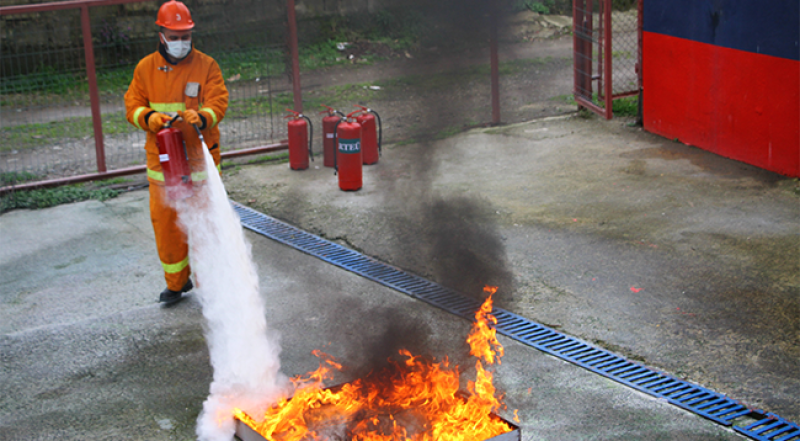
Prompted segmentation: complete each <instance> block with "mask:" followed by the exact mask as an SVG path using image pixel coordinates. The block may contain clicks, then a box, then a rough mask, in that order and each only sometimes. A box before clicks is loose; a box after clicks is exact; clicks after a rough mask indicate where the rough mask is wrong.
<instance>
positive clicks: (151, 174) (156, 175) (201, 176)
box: [147, 164, 222, 182]
mask: <svg viewBox="0 0 800 441" xmlns="http://www.w3.org/2000/svg"><path fill="white" fill-rule="evenodd" d="M217 171H219V172H221V171H222V167H221V166H220V165H219V164H217ZM147 177H148V178H151V179H153V180H154V181H159V182H164V173H163V172H160V171H155V170H150V169H149V168H148V169H147ZM206 179H208V173H206V172H205V171H199V172H192V181H194V182H200V181H205V180H206Z"/></svg>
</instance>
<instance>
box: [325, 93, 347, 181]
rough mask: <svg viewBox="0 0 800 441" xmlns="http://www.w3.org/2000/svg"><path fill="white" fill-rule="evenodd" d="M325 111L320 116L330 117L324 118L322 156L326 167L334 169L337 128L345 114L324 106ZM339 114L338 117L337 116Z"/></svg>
mask: <svg viewBox="0 0 800 441" xmlns="http://www.w3.org/2000/svg"><path fill="white" fill-rule="evenodd" d="M322 107H325V108H327V109H328V110H323V111H322V112H320V115H322V114H325V113H327V114H328V116H326V117H323V118H322V156H323V158H324V159H323V163H324V165H325V167H333V164H334V158H333V155H334V154H335V153H334V149H335V148H336V126H337V125H338V124H339V121H341V120H342V117H344V113H342V112H340V111H338V110H335V109H333V108H331V107H328V106H326V105H325V104H322ZM337 114H338V116H337Z"/></svg>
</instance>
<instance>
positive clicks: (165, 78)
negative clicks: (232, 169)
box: [125, 0, 228, 304]
mask: <svg viewBox="0 0 800 441" xmlns="http://www.w3.org/2000/svg"><path fill="white" fill-rule="evenodd" d="M156 25H158V26H159V27H160V32H159V46H158V51H157V52H154V53H152V54H150V55H148V56H146V57H145V58H143V59H142V60H141V61H140V62H139V64H138V65H137V66H136V70H135V71H134V74H133V81H132V82H131V84H130V86H129V87H128V92H127V93H126V94H125V108H126V113H127V118H128V121H129V122H130V123H131V124H133V125H135V126H136V127H138V128H140V129H142V130H144V131H145V132H147V142H146V143H145V147H144V148H145V150H146V151H147V178H148V181H149V182H150V218H151V220H152V222H153V230H154V232H155V237H156V246H157V247H158V255H159V257H160V259H161V265H162V266H163V268H164V276H165V278H166V280H167V288H166V289H165V290H164V291H163V292H162V293H161V296H160V298H159V301H161V302H164V303H167V304H171V303H173V302H176V301H178V300H180V299H181V296H182V294H183V293H185V292H188V291H190V290H191V289H192V288H193V285H192V281H191V279H189V275H190V274H191V269H190V268H189V247H188V245H187V240H186V234H185V233H184V232H183V231H182V230H181V228H180V227H179V226H178V222H177V213H176V211H175V209H174V208H173V207H171V206H170V204H169V201H167V195H166V191H165V188H164V174H163V172H162V170H161V163H160V161H159V154H158V146H157V145H156V133H158V131H159V130H161V129H162V128H163V127H164V124H165V123H166V122H168V121H169V120H170V119H171V118H172V116H173V115H175V114H177V115H179V116H180V117H181V118H180V119H178V120H177V121H176V122H175V123H173V125H172V126H173V127H175V128H178V129H180V130H181V132H182V134H183V137H184V140H185V142H186V148H187V152H188V156H189V160H190V161H189V162H190V165H192V171H193V172H192V181H193V182H194V183H195V184H196V185H198V183H199V185H202V183H203V181H204V180H205V179H206V178H207V174H206V172H205V171H204V169H205V168H204V166H203V165H204V162H203V159H202V158H203V152H202V150H200V149H201V148H202V147H200V146H201V143H200V141H199V137H198V136H197V132H196V130H195V128H194V127H192V125H195V126H197V127H198V128H199V129H200V130H201V131H202V133H203V138H204V139H205V140H206V143H207V145H208V149H209V150H210V152H211V155H212V157H213V158H214V163H215V164H216V165H217V171H218V172H219V163H220V153H219V127H218V125H219V123H220V121H222V118H223V117H224V116H225V111H226V110H227V109H228V90H227V88H226V87H225V81H224V80H223V78H222V71H221V70H220V68H219V65H218V64H217V62H216V61H214V59H213V58H211V57H209V56H208V55H206V54H204V53H202V52H200V51H198V50H197V49H195V48H193V47H192V29H193V28H194V22H193V21H192V17H191V15H190V14H189V9H188V8H187V7H186V5H184V4H183V3H181V2H179V1H174V0H172V1H168V2H167V3H164V4H163V5H162V6H161V8H160V9H159V11H158V19H157V21H156ZM198 164H199V167H196V166H197V165H198ZM195 170H198V171H197V172H195Z"/></svg>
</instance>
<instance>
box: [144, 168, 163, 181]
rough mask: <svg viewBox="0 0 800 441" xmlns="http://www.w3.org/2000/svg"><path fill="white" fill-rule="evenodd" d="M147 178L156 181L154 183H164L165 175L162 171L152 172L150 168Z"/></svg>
mask: <svg viewBox="0 0 800 441" xmlns="http://www.w3.org/2000/svg"><path fill="white" fill-rule="evenodd" d="M147 177H148V178H150V179H152V180H154V181H160V182H164V173H162V172H160V171H155V170H150V169H149V168H148V169H147Z"/></svg>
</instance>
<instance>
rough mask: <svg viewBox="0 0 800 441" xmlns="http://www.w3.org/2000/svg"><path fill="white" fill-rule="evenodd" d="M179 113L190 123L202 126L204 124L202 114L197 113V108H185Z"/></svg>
mask: <svg viewBox="0 0 800 441" xmlns="http://www.w3.org/2000/svg"><path fill="white" fill-rule="evenodd" d="M178 115H180V116H181V118H183V120H184V121H186V122H187V123H189V124H194V125H196V126H197V127H200V128H202V126H203V120H202V119H200V115H198V114H197V111H196V110H192V109H189V110H184V111H183V112H181V111H178Z"/></svg>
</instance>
